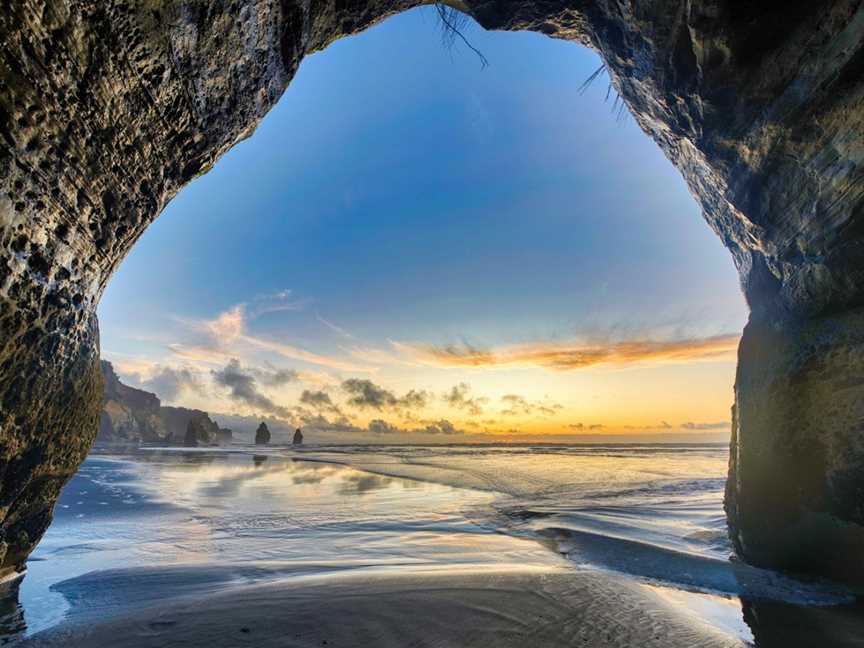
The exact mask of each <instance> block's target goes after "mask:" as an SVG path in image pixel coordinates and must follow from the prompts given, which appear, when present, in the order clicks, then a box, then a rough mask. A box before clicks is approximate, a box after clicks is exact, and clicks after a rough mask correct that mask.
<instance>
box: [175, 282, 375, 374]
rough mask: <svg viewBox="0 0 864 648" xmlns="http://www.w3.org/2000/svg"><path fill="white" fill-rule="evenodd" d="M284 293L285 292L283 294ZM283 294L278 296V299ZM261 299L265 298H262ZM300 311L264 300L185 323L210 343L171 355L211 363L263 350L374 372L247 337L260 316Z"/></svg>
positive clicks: (288, 304)
mask: <svg viewBox="0 0 864 648" xmlns="http://www.w3.org/2000/svg"><path fill="white" fill-rule="evenodd" d="M283 292H284V291H283ZM279 294H282V293H277V295H279ZM261 299H264V298H261ZM297 308H299V307H298V306H297V304H296V303H294V302H286V303H276V304H272V303H268V302H267V301H266V299H265V301H264V302H263V305H261V304H257V305H256V304H255V303H253V306H252V307H247V305H246V304H237V305H236V306H233V307H232V308H230V309H228V310H227V311H224V312H222V313H220V314H219V315H217V316H216V317H215V318H213V319H211V320H195V321H187V320H181V321H184V322H185V324H186V325H187V326H189V327H190V328H192V329H195V330H197V331H199V332H202V333H204V334H205V335H206V336H207V337H208V338H209V339H210V341H211V342H212V344H210V345H206V344H205V345H199V346H193V347H186V346H182V345H178V344H173V345H169V348H171V350H172V351H174V353H177V354H178V355H181V356H183V357H186V358H188V359H192V360H203V361H205V362H213V361H214V359H215V358H219V357H222V358H224V357H226V356H227V357H237V355H238V352H239V351H240V350H241V349H244V348H245V349H246V350H247V351H248V350H249V349H250V348H251V349H253V350H263V351H268V352H270V353H275V354H276V355H280V356H282V357H284V358H290V359H292V360H300V361H302V362H307V363H309V364H314V365H319V366H323V367H328V368H330V369H336V370H339V371H359V372H369V371H372V370H373V368H370V367H368V366H363V365H359V364H356V363H353V362H349V361H346V360H342V359H340V358H335V357H332V356H327V355H321V354H317V353H313V352H311V351H306V350H305V349H301V348H299V347H295V346H292V345H290V344H284V343H281V342H276V341H273V340H268V339H265V338H261V337H257V336H254V335H251V334H249V332H248V323H249V321H250V320H252V319H255V318H256V317H258V316H260V315H261V314H263V313H271V312H274V311H277V310H297Z"/></svg>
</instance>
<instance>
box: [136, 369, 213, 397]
mask: <svg viewBox="0 0 864 648" xmlns="http://www.w3.org/2000/svg"><path fill="white" fill-rule="evenodd" d="M140 385H141V387H142V388H143V389H146V390H148V391H152V392H155V393H156V395H157V396H159V398H161V399H163V400H166V401H174V400H176V399H177V397H178V396H179V395H180V394H181V393H182V392H183V391H185V390H190V391H195V392H198V393H203V391H204V386H203V385H202V384H201V379H200V377H199V376H198V374H197V373H194V372H192V371H191V370H190V369H188V368H186V367H182V368H179V369H178V368H174V367H164V366H158V367H156V370H155V371H154V373H152V374H151V375H150V376H149V377H148V378H146V379H143V380H141V381H140Z"/></svg>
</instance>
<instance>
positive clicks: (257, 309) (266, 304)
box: [241, 288, 309, 319]
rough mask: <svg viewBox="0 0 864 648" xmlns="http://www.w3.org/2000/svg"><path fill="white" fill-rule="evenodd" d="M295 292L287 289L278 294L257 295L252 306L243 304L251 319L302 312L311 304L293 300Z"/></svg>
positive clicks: (305, 301) (301, 300) (302, 300)
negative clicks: (269, 314) (270, 314)
mask: <svg viewBox="0 0 864 648" xmlns="http://www.w3.org/2000/svg"><path fill="white" fill-rule="evenodd" d="M291 295H293V291H292V290H290V289H288V288H286V289H284V290H277V291H276V292H272V293H266V294H263V295H257V296H256V297H255V299H253V300H252V303H251V304H248V305H247V304H241V307H244V308H245V309H246V310H247V311H248V317H249V319H255V318H256V317H260V316H261V315H266V314H267V313H281V312H285V311H302V310H303V309H304V308H306V305H307V304H308V303H309V300H308V299H298V300H292V299H291Z"/></svg>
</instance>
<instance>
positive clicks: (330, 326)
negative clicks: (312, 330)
mask: <svg viewBox="0 0 864 648" xmlns="http://www.w3.org/2000/svg"><path fill="white" fill-rule="evenodd" d="M315 319H317V320H318V321H319V322H321V323H322V324H323V325H324V326H326V327H327V328H328V329H330V330H331V331H333V332H334V333H336V334H337V335H341V336H342V337H344V338H348V339H349V340H354V339H355V337H354V336H353V335H351V334H350V333H349V332H348V331H346V330H345V329H343V328H342V327H341V326H336V325H335V324H334V323H333V322H331V321H330V320H327V319H324V318H323V317H321V315H318V314H317V313H316V315H315Z"/></svg>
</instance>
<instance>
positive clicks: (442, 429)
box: [412, 419, 465, 434]
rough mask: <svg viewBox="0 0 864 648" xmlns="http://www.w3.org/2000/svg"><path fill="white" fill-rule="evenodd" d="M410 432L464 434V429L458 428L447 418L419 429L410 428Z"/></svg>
mask: <svg viewBox="0 0 864 648" xmlns="http://www.w3.org/2000/svg"><path fill="white" fill-rule="evenodd" d="M412 432H422V433H423V434H465V431H464V430H460V429H459V428H457V427H456V426H455V425H453V424H452V423H451V422H450V421H448V420H447V419H441V420H440V421H436V422H434V423H429V424H427V425H426V426H425V427H423V428H421V429H419V430H412Z"/></svg>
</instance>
